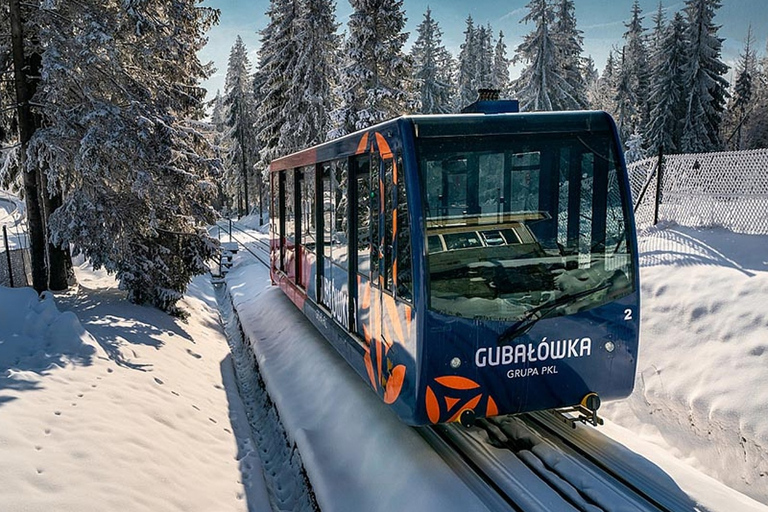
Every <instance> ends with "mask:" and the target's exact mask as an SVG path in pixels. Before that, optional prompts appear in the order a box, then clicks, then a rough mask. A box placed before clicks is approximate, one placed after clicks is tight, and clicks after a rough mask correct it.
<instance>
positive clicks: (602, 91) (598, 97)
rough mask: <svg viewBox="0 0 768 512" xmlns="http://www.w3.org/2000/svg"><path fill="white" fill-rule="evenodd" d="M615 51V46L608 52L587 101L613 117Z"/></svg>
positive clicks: (616, 72)
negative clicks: (601, 70)
mask: <svg viewBox="0 0 768 512" xmlns="http://www.w3.org/2000/svg"><path fill="white" fill-rule="evenodd" d="M616 52H617V50H616V48H611V50H610V51H609V52H608V58H607V59H606V61H605V67H604V68H603V72H602V73H601V74H600V77H599V78H598V79H597V82H596V83H595V87H594V89H593V90H592V92H591V93H590V95H589V102H590V104H591V105H592V108H595V109H598V110H604V111H606V112H608V113H609V114H611V115H612V116H613V117H614V118H615V117H616V101H615V98H616V81H617V78H618V74H619V68H618V64H617V62H616V57H615V56H616Z"/></svg>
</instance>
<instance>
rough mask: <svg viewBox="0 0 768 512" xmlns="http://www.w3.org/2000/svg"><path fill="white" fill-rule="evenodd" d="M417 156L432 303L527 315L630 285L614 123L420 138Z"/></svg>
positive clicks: (573, 305) (587, 301) (597, 298)
mask: <svg viewBox="0 0 768 512" xmlns="http://www.w3.org/2000/svg"><path fill="white" fill-rule="evenodd" d="M419 158H420V171H421V179H422V180H423V185H424V189H425V190H426V200H427V201H426V204H427V211H426V212H425V213H426V228H427V247H428V251H429V258H428V262H429V276H430V290H431V292H430V293H431V297H430V299H431V300H430V307H431V309H433V310H436V311H439V312H442V313H446V314H450V315H455V316H462V317H466V318H485V319H497V320H503V321H519V320H521V319H524V318H528V316H529V314H528V312H530V311H531V310H533V309H535V308H541V307H542V305H545V304H548V303H551V302H553V301H558V298H560V297H565V296H573V297H575V299H574V300H563V301H562V304H560V302H557V307H555V308H553V311H552V312H550V313H548V315H549V316H556V315H563V314H571V313H574V312H577V311H580V310H583V309H589V308H591V307H595V306H598V305H600V304H604V303H606V302H608V301H610V300H613V299H615V298H618V297H621V296H624V295H626V294H628V293H629V292H631V291H632V286H633V278H632V258H631V255H630V254H629V252H628V251H629V245H628V244H627V243H626V240H627V232H626V226H627V219H626V215H625V211H624V209H623V207H622V203H621V197H622V196H621V191H620V188H619V187H620V185H619V180H618V176H617V170H616V168H617V164H616V155H615V153H614V148H613V144H612V142H611V138H610V136H609V134H607V133H606V134H589V135H587V136H571V135H562V134H548V135H543V136H542V135H540V134H539V135H536V136H535V137H534V136H515V137H514V138H513V137H509V136H485V137H463V138H456V139H453V138H440V139H423V140H421V141H420V152H419ZM585 290H595V291H594V293H581V292H584V291H585Z"/></svg>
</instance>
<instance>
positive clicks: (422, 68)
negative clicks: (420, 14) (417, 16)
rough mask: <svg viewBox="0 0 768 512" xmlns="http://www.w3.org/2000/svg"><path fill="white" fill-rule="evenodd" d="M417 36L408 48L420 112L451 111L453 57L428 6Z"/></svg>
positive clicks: (417, 29)
mask: <svg viewBox="0 0 768 512" xmlns="http://www.w3.org/2000/svg"><path fill="white" fill-rule="evenodd" d="M416 33H417V34H418V37H417V39H416V42H414V43H413V48H412V49H411V60H412V61H413V77H414V81H415V87H416V91H417V94H418V99H419V104H420V107H419V112H420V113H422V114H447V113H449V112H451V111H452V110H453V108H452V105H451V99H452V97H453V85H452V83H451V71H452V67H453V58H452V57H451V54H450V53H449V52H448V50H446V48H445V46H444V45H443V31H442V30H441V29H440V25H439V24H438V22H437V21H436V20H435V19H434V18H432V11H431V10H430V9H427V12H426V13H424V20H423V21H422V22H421V23H420V24H419V26H418V27H417V28H416Z"/></svg>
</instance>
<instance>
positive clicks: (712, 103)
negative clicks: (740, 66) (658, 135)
mask: <svg viewBox="0 0 768 512" xmlns="http://www.w3.org/2000/svg"><path fill="white" fill-rule="evenodd" d="M685 5H686V6H685V14H686V21H687V26H688V29H687V34H686V40H687V41H688V49H687V52H686V53H687V54H688V56H689V61H688V65H687V66H686V69H685V74H684V80H685V91H686V98H685V101H686V112H685V127H684V128H683V138H682V151H683V152H685V153H698V152H704V151H718V150H720V149H722V147H723V142H722V139H721V136H720V124H721V122H722V118H723V110H724V107H725V101H726V97H727V96H728V82H727V81H726V80H725V78H723V75H725V73H727V72H728V66H726V65H725V64H724V63H723V62H722V61H721V60H720V51H721V48H722V43H723V40H722V39H720V38H719V37H717V31H718V29H719V27H718V26H717V25H715V24H714V23H713V19H714V17H715V11H716V10H717V9H719V8H720V0H686V2H685Z"/></svg>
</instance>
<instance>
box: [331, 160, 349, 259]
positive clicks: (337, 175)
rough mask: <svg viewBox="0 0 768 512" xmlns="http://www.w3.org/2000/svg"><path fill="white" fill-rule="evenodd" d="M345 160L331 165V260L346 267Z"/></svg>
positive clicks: (347, 225) (347, 231)
mask: <svg viewBox="0 0 768 512" xmlns="http://www.w3.org/2000/svg"><path fill="white" fill-rule="evenodd" d="M347 167H348V165H347V160H338V161H335V162H333V165H332V180H331V181H332V185H331V186H332V190H333V220H334V229H333V235H332V236H333V253H332V257H333V262H334V263H335V264H337V265H339V266H340V267H341V268H344V269H346V268H347V267H348V265H349V258H348V257H347V251H348V246H349V221H348V219H347V210H348V204H347V197H348V196H347V179H348V169H347Z"/></svg>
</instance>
